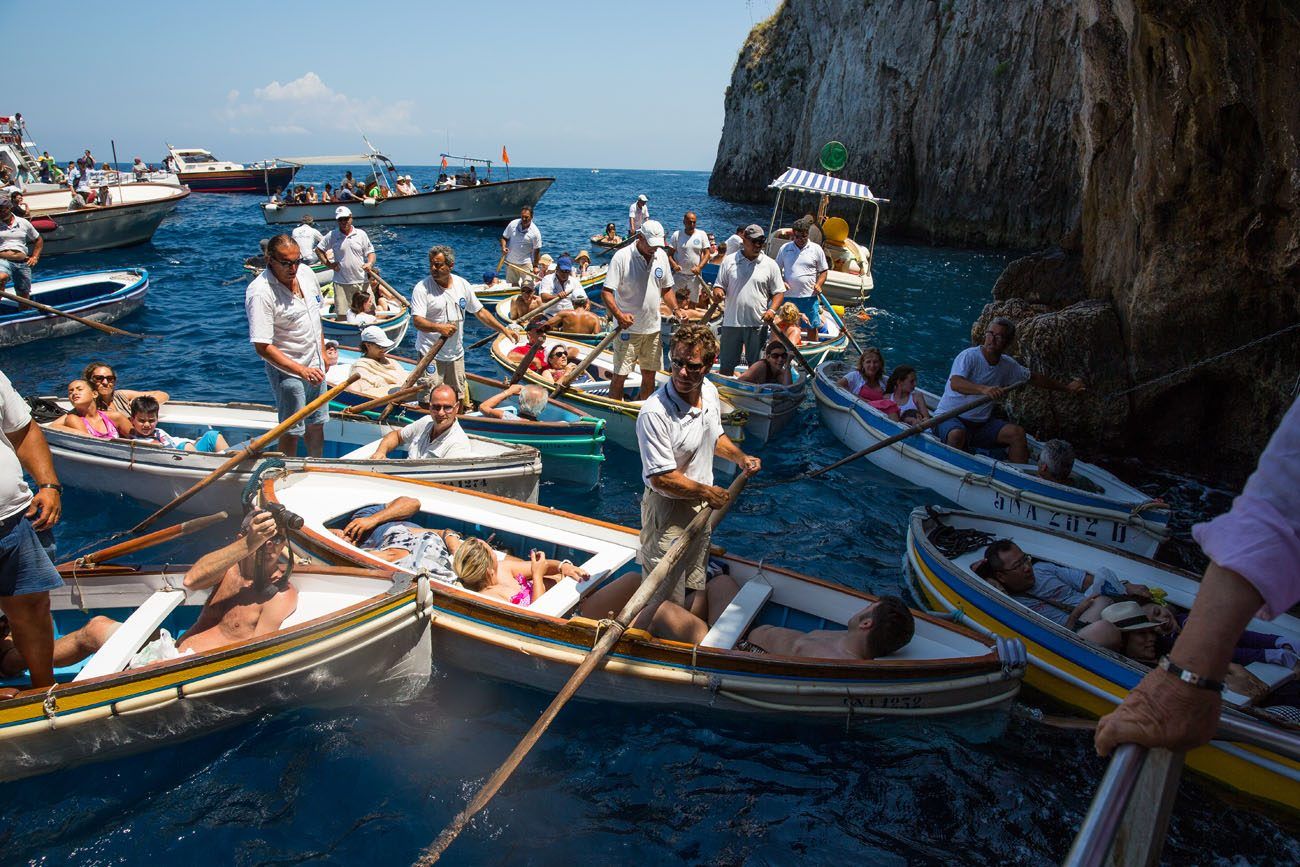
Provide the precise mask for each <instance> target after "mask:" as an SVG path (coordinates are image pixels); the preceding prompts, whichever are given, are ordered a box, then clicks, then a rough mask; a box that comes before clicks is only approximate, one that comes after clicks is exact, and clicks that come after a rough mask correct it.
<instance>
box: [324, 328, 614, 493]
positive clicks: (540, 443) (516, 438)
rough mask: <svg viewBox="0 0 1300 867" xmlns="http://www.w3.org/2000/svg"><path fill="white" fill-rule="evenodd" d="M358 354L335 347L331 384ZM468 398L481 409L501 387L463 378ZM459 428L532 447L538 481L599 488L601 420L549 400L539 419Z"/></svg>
mask: <svg viewBox="0 0 1300 867" xmlns="http://www.w3.org/2000/svg"><path fill="white" fill-rule="evenodd" d="M360 356H361V353H360V352H359V351H358V350H356V349H353V348H351V347H346V346H343V347H339V363H338V364H337V365H335V366H334V367H331V368H330V370H329V377H328V378H329V381H330V382H332V383H335V382H342V381H343V380H345V379H347V377H348V373H350V372H351V369H352V362H354V361H356V360H357V358H359V357H360ZM388 357H389V358H391V359H393V360H394V361H396V362H397V363H398V364H400V365H401V366H402V368H403V369H404V370H405V371H406V372H407V373H408V374H409V373H410V372H411V371H412V370H414V369H415V365H416V363H417V362H415V361H412V360H411V359H409V358H402V357H400V356H396V355H389V356H388ZM466 379H467V380H468V381H469V395H470V399H471V400H473V401H474V403H476V404H479V403H482V402H483V401H485V400H487V399H488V398H489V397H492V396H494V395H496V394H498V393H500V391H501V388H502V386H501V383H500V382H499V381H497V380H494V379H488V378H487V377H484V376H478V375H477V374H473V373H467V374H466ZM368 399H369V398H366V397H364V396H362V395H359V394H353V393H352V392H346V391H345V392H343V393H342V394H340V395H339V396H338V397H337V398H335V399H334V400H333V401H332V402H331V403H330V407H331V408H332V409H336V410H340V411H341V410H345V409H347V408H348V407H350V406H356V405H358V404H360V403H363V402H364V401H366V400H368ZM503 406H509V407H513V408H515V409H516V410H518V408H519V401H518V399H517V398H513V397H512V398H510V399H508V400H507V401H505V403H504V404H503ZM382 411H383V410H382V408H380V409H378V410H371V411H367V412H366V413H365V414H366V415H367V416H369V417H371V418H378V417H379V414H380V413H381V412H382ZM427 413H428V411H427V410H425V409H422V408H420V407H419V406H417V405H415V404H410V403H406V404H402V405H401V406H400V407H398V408H397V409H395V410H393V412H391V413H389V415H388V418H389V419H391V420H392V421H393V423H394V424H409V423H411V422H413V421H415V420H417V419H419V418H421V417H422V416H424V415H427ZM460 426H461V427H462V428H464V429H465V431H466V432H467V433H471V434H477V435H479V436H483V437H488V438H490V439H494V440H500V441H501V442H507V443H515V444H517V445H525V446H532V447H533V448H535V449H537V450H538V451H539V452H541V455H542V481H556V482H564V483H566V484H572V485H578V486H579V487H582V488H584V489H591V488H594V487H596V485H598V484H600V471H601V465H602V464H604V462H605V421H604V419H599V418H592V417H591V416H589V415H583V414H582V413H581V412H579V411H578V409H577V407H574V406H572V405H570V404H567V403H563V402H561V401H558V400H548V401H547V403H546V407H545V409H543V410H542V415H541V418H539V419H538V420H537V421H529V420H528V419H526V418H513V419H496V418H488V417H486V416H483V415H477V414H469V415H461V416H460Z"/></svg>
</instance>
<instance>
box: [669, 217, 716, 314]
mask: <svg viewBox="0 0 1300 867" xmlns="http://www.w3.org/2000/svg"><path fill="white" fill-rule="evenodd" d="M668 254H669V255H670V256H671V257H672V266H673V288H674V289H676V290H677V294H678V295H679V296H681V295H686V294H687V293H688V292H689V293H690V296H691V303H692V304H694V303H695V302H697V301H699V300H700V287H702V286H703V285H704V278H703V277H701V276H700V272H701V271H703V270H704V266H705V265H707V264H708V262H709V235H708V233H707V232H705V231H703V230H702V229H697V228H695V212H694V211H687V212H686V215H685V216H684V217H682V228H680V229H678V230H677V231H675V232H673V234H672V237H671V238H669V239H668Z"/></svg>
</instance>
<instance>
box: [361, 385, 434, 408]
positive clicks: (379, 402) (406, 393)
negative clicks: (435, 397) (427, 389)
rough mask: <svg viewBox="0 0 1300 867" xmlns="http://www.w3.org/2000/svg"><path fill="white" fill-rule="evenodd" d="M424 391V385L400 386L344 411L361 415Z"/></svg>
mask: <svg viewBox="0 0 1300 867" xmlns="http://www.w3.org/2000/svg"><path fill="white" fill-rule="evenodd" d="M422 391H424V386H422V385H412V386H409V387H407V388H399V389H398V390H397V391H394V392H392V393H391V394H386V395H384V396H383V397H376V398H374V399H373V400H368V401H366V402H365V403H359V404H357V405H356V406H349V407H347V408H346V409H344V410H343V413H344V414H345V415H360V414H361V413H363V412H366V411H368V410H372V409H378V408H379V407H381V406H386V405H388V404H390V403H393V402H395V401H402V400H406V399H407V398H408V397H414V396H415V395H417V394H419V393H420V392H422Z"/></svg>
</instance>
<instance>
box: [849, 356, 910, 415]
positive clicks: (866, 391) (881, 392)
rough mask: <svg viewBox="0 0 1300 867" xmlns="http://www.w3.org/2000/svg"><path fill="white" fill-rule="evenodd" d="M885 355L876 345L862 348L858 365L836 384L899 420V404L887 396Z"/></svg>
mask: <svg viewBox="0 0 1300 867" xmlns="http://www.w3.org/2000/svg"><path fill="white" fill-rule="evenodd" d="M884 373H885V356H883V355H881V354H880V350H879V349H877V348H876V347H874V346H868V347H867V348H866V349H864V350H862V355H861V356H860V357H859V358H858V366H857V368H856V369H854V370H850V371H849V372H848V373H847V374H845V375H844V376H843V377H841V378H840V379H839V380H838V381H837V382H836V383H835V384H836V385H837V386H839V387H840V388H843V389H847V390H849V391H851V392H853V393H854V394H856V395H857V396H858V397H860V398H862V399H863V400H865V401H866V402H867V403H869V404H871V406H873V407H875V408H876V409H878V410H880V411H881V412H883V413H884V414H885V415H887V416H889V417H890V418H891V419H893V420H894V421H898V416H899V412H898V404H896V403H894V401H892V400H890V399H889V398H888V397H886V396H885V380H884Z"/></svg>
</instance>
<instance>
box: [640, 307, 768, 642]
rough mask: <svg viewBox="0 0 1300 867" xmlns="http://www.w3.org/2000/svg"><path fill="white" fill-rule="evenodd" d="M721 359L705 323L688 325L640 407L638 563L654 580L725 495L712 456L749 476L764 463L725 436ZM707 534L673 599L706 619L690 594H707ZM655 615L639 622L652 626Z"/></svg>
mask: <svg viewBox="0 0 1300 867" xmlns="http://www.w3.org/2000/svg"><path fill="white" fill-rule="evenodd" d="M717 355H718V339H717V338H716V337H715V336H714V334H713V332H712V331H711V330H709V327H708V326H707V325H704V324H703V323H700V322H689V323H687V324H685V325H683V326H682V327H681V328H678V329H677V331H676V332H675V333H674V334H673V337H672V341H671V344H670V346H669V358H670V359H671V366H672V372H671V375H670V376H669V378H668V381H667V382H666V383H664V384H663V385H662V386H661V387H660V388H659V390H658V391H656V392H655V393H654V394H653V395H651V396H650V399H649V400H647V401H646V402H645V403H644V404H643V405H642V407H641V413H640V415H639V416H638V417H637V422H636V439H637V446H638V448H639V449H640V452H641V475H642V478H643V480H644V481H645V486H646V488H645V493H644V494H643V495H642V497H641V547H640V551H639V552H638V554H637V560H638V562H640V563H641V567H642V575H649V574H650V571H651V570H652V569H654V567H655V566H656V565H658V563H659V561H660V560H661V559H663V556H664V555H665V554H666V553H668V549H669V548H670V547H672V544H673V542H674V540H676V539H677V537H678V536H680V535H681V534H682V532H683V531H684V530H685V529H686V525H687V524H689V523H690V522H691V519H692V518H694V517H695V515H696V514H697V513H698V512H699V511H700V509H702V508H704V507H705V506H706V505H708V506H712V507H713V508H715V509H716V508H719V507H721V506H723V505H724V504H725V503H726V502H727V496H728V495H727V490H726V489H725V488H720V487H718V486H717V485H715V484H713V458H714V456H715V455H716V456H717V457H720V458H722V459H724V460H728V461H731V462H732V463H733V464H735V465H736V466H738V467H739V468H740V469H741V470H743V471H744V472H746V473H749V474H750V475H753V474H754V473H757V472H758V471H759V469H760V468H761V466H762V464H761V462H760V461H759V459H758V458H756V457H752V456H750V455H746V454H745V453H744V452H742V451H741V450H740V448H739V447H738V446H737V445H736V444H735V443H734V442H732V441H731V438H730V437H729V436H727V435H726V434H725V433H723V430H722V407H721V404H720V403H719V401H718V389H717V388H716V387H715V386H714V385H713V383H711V382H709V381H708V379H707V378H706V377H707V376H708V373H709V371H710V370H711V369H712V368H713V362H714V360H715V359H716V358H717ZM709 542H710V534H709V532H708V531H707V529H706V530H705V532H704V533H702V534H701V535H700V537H699V538H698V539H696V541H695V543H694V544H693V545H691V547H690V549H689V550H688V551H687V552H686V556H685V557H684V558H683V559H682V561H681V563H680V564H679V566H678V568H679V570H680V573H679V576H678V577H677V584H676V587H675V588H674V590H673V592H672V594H671V595H670V596H668V597H667V598H668V599H671V600H672V601H673V602H676V603H677V604H678V605H682V606H684V607H686V608H687V609H688V610H690V611H691V612H692V613H693V614H695V615H696V616H697V617H699V618H700V619H702V620H707V619H708V599H707V596H706V594H704V593H695V594H693V595H692V596H691V598H690V599H689V600H688V599H687V595H686V594H687V591H688V590H693V591H694V590H702V589H703V588H704V582H705V579H706V578H707V576H708V559H709ZM653 616H654V612H648V614H647V615H644V616H643V617H642V618H638V622H639V623H641V622H644V623H649V622H650V620H651V619H652V618H653Z"/></svg>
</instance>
